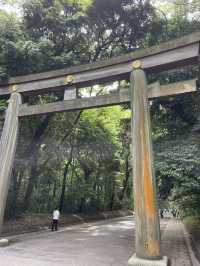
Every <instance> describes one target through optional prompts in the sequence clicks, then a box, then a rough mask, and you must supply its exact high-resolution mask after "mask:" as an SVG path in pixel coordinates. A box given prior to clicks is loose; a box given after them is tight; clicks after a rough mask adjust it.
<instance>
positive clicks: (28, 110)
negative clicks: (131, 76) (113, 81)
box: [19, 79, 197, 117]
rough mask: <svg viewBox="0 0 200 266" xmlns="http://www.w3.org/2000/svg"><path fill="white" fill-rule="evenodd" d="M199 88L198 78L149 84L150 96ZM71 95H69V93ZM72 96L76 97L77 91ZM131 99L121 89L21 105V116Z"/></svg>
mask: <svg viewBox="0 0 200 266" xmlns="http://www.w3.org/2000/svg"><path fill="white" fill-rule="evenodd" d="M196 90H197V86H196V79H193V80H188V81H183V82H178V83H172V84H169V85H163V86H160V84H159V83H158V82H156V83H154V84H151V85H149V86H148V98H149V99H153V98H158V97H165V96H169V95H176V94H181V93H189V92H194V91H196ZM67 97H69V95H67ZM70 97H75V92H74V93H73V95H71V94H70ZM130 101H131V96H130V90H129V89H120V90H119V91H118V92H114V93H112V94H107V95H103V96H97V97H91V98H81V99H71V100H65V101H61V102H55V103H48V104H43V105H33V106H27V105H26V104H23V105H21V107H20V111H19V116H20V117H24V116H34V115H41V114H48V113H53V112H69V111H75V110H84V109H90V108H97V107H105V106H111V105H117V104H124V103H129V102H130Z"/></svg>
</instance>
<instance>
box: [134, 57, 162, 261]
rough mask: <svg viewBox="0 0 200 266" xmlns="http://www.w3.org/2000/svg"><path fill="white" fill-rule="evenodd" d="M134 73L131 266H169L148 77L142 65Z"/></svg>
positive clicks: (135, 63) (139, 63)
mask: <svg viewBox="0 0 200 266" xmlns="http://www.w3.org/2000/svg"><path fill="white" fill-rule="evenodd" d="M133 67H134V70H133V72H132V73H131V105H132V129H131V131H132V142H133V149H132V152H133V156H132V157H133V187H134V209H135V227H136V228H135V230H136V232H135V235H136V237H135V238H136V239H135V255H133V257H131V259H130V260H129V265H130V266H167V258H166V257H162V255H161V243H160V224H159V217H158V208H157V199H156V184H155V183H156V182H155V174H154V169H153V154H152V141H151V127H150V115H149V104H148V86H147V80H146V74H145V72H144V70H142V68H141V67H142V64H141V62H140V61H135V62H134V63H133Z"/></svg>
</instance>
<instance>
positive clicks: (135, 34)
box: [0, 0, 200, 217]
mask: <svg viewBox="0 0 200 266" xmlns="http://www.w3.org/2000/svg"><path fill="white" fill-rule="evenodd" d="M160 2H161V1H147V0H146V1H145V0H93V1H92V0H83V1H81V0H24V1H23V3H22V2H21V1H20V3H19V4H18V3H16V2H15V7H16V8H15V9H13V8H10V9H9V8H4V7H9V6H12V5H13V3H12V1H4V3H2V4H1V6H2V8H1V9H0V81H1V82H6V80H7V79H8V78H9V77H10V76H18V75H24V74H30V73H37V72H43V71H48V70H53V69H59V68H67V67H69V66H72V65H77V64H82V63H89V62H93V61H96V60H99V59H102V58H104V59H107V58H110V57H113V56H117V55H122V54H125V53H128V52H131V51H134V50H136V49H138V48H144V47H149V46H152V45H156V44H159V43H161V42H164V41H167V40H170V39H173V38H176V37H180V36H182V35H185V34H189V33H191V32H195V31H198V30H199V29H200V20H199V14H200V4H199V3H198V1H190V2H189V3H188V1H186V0H176V3H175V4H173V1H172V3H169V1H167V2H166V3H165V1H162V3H160ZM198 75H199V69H198V68H197V67H196V68H194V67H189V66H188V67H187V68H184V69H180V70H179V71H177V70H176V71H173V72H172V71H170V72H169V73H168V72H165V73H162V74H160V75H154V76H153V75H151V76H148V79H149V82H152V81H155V80H159V81H160V82H161V84H166V83H169V82H173V81H180V80H186V79H189V78H192V77H198ZM128 85H129V84H128V83H127V81H122V82H115V83H113V84H104V85H101V86H93V87H90V88H83V89H81V90H80V91H79V94H80V97H88V96H91V95H100V94H105V93H112V92H113V91H115V90H117V89H118V87H119V86H121V87H123V86H124V87H127V86H128ZM62 97H63V95H62V94H61V93H52V94H51V95H44V94H43V95H40V96H37V97H29V98H28V99H26V101H27V102H28V103H29V104H33V103H44V102H51V101H56V100H60V99H61V98H62ZM199 100H200V96H199V95H198V93H195V94H190V95H183V96H177V97H168V98H163V99H159V100H154V101H152V102H151V119H152V129H153V131H152V134H153V141H154V146H153V147H154V157H155V170H156V178H157V184H158V198H159V204H160V207H161V208H162V207H168V206H170V207H171V208H172V207H176V208H178V209H179V210H180V212H181V214H182V215H183V216H184V215H194V216H196V215H197V216H198V215H199V214H200V204H199V200H200V140H199V136H200V105H199ZM6 105H7V102H6V99H2V100H0V115H1V120H0V130H2V127H3V118H4V111H5V108H6ZM130 146H131V139H130V106H128V105H124V106H115V107H109V108H100V109H94V110H86V111H80V112H73V113H60V114H51V115H44V116H40V117H34V118H29V119H28V118H26V119H23V120H21V125H20V137H19V143H18V148H17V154H16V158H15V164H14V169H13V172H12V178H11V185H10V190H9V196H8V203H7V209H6V216H7V217H16V216H19V215H21V214H23V213H25V212H31V213H35V212H36V213H46V212H51V211H52V209H53V208H55V207H59V208H60V210H61V211H62V212H63V213H66V214H68V213H95V212H99V211H104V210H116V209H126V208H133V207H134V206H133V197H134V195H132V176H131V171H132V169H131V167H130V165H131V164H130V160H131V157H130Z"/></svg>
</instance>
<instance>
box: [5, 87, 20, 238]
mask: <svg viewBox="0 0 200 266" xmlns="http://www.w3.org/2000/svg"><path fill="white" fill-rule="evenodd" d="M20 104H21V95H20V94H19V93H17V92H15V93H13V94H12V95H11V97H10V99H9V105H8V109H7V110H6V117H5V122H4V127H3V132H2V136H1V140H0V234H1V232H2V225H3V218H4V211H5V206H6V200H7V195H8V188H9V183H10V175H11V171H12V166H13V161H14V156H15V150H16V146H17V136H18V129H19V119H18V111H19V106H20Z"/></svg>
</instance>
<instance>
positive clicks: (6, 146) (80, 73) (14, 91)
mask: <svg viewBox="0 0 200 266" xmlns="http://www.w3.org/2000/svg"><path fill="white" fill-rule="evenodd" d="M199 48H200V32H198V33H195V34H191V35H188V36H185V37H182V38H180V39H176V40H173V41H170V42H167V43H164V44H161V45H159V46H154V47H151V48H148V49H144V50H138V51H135V52H133V53H130V54H127V55H124V56H121V57H116V58H113V59H110V60H107V61H99V62H97V63H93V64H88V65H83V66H75V67H71V68H68V69H62V70H57V71H50V72H45V73H40V74H33V75H27V76H22V77H16V78H11V79H10V80H9V81H8V83H7V84H5V85H1V86H0V97H8V96H10V100H9V106H8V109H7V111H6V117H5V124H4V128H3V133H2V136H1V141H0V233H1V228H2V223H3V217H4V210H5V205H6V199H7V194H8V187H9V180H10V175H11V170H12V165H13V160H14V155H15V149H16V145H17V135H18V129H19V119H20V118H22V117H25V116H33V115H40V114H46V113H52V112H63V111H73V110H82V109H88V108H95V107H101V106H109V105H114V104H121V103H127V102H131V106H132V107H131V109H132V129H131V131H132V140H133V156H132V157H133V158H134V160H133V182H134V206H135V220H136V248H135V250H136V252H135V253H136V254H135V255H134V256H133V257H132V258H131V259H130V260H129V265H132V266H133V265H135V266H136V265H137V266H145V265H151V266H156V265H158V266H166V265H167V258H166V257H162V254H161V248H160V226H159V218H158V207H157V200H156V185H155V175H154V170H153V157H152V141H151V130H150V117H149V105H148V99H152V98H157V97H164V96H168V95H177V94H180V93H189V92H195V91H196V90H197V82H196V81H197V80H196V79H194V80H188V81H184V82H178V83H173V84H169V85H164V86H160V84H159V83H154V84H150V85H147V81H146V74H148V73H155V72H161V71H163V70H169V69H174V68H177V67H184V66H187V65H194V64H198V62H199ZM123 79H129V80H130V89H129V90H127V89H120V90H119V91H118V92H117V93H112V94H108V95H103V96H98V97H92V98H78V97H77V89H79V88H83V87H85V86H91V85H94V84H102V83H104V82H110V81H116V80H123ZM58 90H61V91H63V98H64V100H63V101H60V102H55V103H49V104H44V105H33V106H28V105H27V104H26V103H25V104H22V96H23V95H32V94H41V93H42V92H52V91H58Z"/></svg>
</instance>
